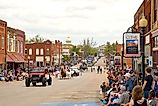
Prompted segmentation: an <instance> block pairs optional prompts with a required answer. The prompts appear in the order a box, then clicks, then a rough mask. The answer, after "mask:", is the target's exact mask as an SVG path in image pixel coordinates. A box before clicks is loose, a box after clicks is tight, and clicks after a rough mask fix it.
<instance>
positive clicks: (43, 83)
mask: <svg viewBox="0 0 158 106" xmlns="http://www.w3.org/2000/svg"><path fill="white" fill-rule="evenodd" d="M46 82H47V79H46V78H45V77H43V78H42V85H43V86H46Z"/></svg>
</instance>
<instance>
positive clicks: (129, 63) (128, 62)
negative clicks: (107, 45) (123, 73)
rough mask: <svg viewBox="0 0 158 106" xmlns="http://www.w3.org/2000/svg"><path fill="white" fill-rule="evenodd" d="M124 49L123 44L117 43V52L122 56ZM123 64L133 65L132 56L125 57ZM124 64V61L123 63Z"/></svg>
mask: <svg viewBox="0 0 158 106" xmlns="http://www.w3.org/2000/svg"><path fill="white" fill-rule="evenodd" d="M122 50H123V45H122V44H117V45H116V53H117V54H119V55H120V56H122ZM123 64H124V65H126V67H132V58H125V57H124V58H123ZM121 65H122V63H121Z"/></svg>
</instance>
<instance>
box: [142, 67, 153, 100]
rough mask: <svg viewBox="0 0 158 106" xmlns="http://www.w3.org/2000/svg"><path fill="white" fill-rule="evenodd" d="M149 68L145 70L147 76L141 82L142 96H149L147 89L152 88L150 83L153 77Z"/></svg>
mask: <svg viewBox="0 0 158 106" xmlns="http://www.w3.org/2000/svg"><path fill="white" fill-rule="evenodd" d="M151 71H152V69H151V68H147V69H146V70H145V72H146V74H147V76H146V77H145V79H144V84H143V87H142V88H143V90H144V98H146V99H147V98H148V96H149V91H150V90H151V89H152V84H153V77H152V75H151Z"/></svg>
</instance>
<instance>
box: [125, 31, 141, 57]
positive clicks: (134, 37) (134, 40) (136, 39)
mask: <svg viewBox="0 0 158 106" xmlns="http://www.w3.org/2000/svg"><path fill="white" fill-rule="evenodd" d="M123 38H124V40H123V42H124V56H125V57H140V33H131V32H130V33H129V32H127V33H124V35H123Z"/></svg>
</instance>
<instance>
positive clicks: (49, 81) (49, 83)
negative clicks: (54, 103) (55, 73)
mask: <svg viewBox="0 0 158 106" xmlns="http://www.w3.org/2000/svg"><path fill="white" fill-rule="evenodd" d="M48 85H52V78H51V77H50V78H49V80H48Z"/></svg>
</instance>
